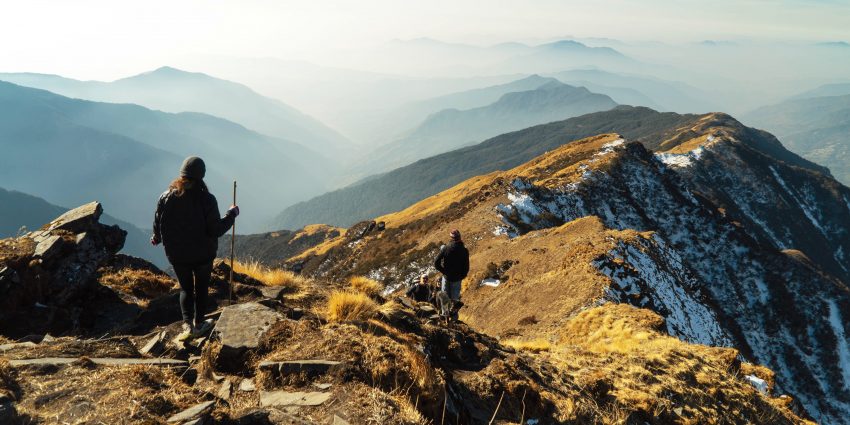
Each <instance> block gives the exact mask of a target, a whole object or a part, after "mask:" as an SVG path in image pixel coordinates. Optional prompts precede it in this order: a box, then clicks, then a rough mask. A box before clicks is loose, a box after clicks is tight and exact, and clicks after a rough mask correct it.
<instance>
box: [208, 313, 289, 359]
mask: <svg viewBox="0 0 850 425" xmlns="http://www.w3.org/2000/svg"><path fill="white" fill-rule="evenodd" d="M280 320H283V315H282V314H280V313H278V312H276V311H274V310H272V309H271V308H268V307H266V306H264V305H262V304H259V303H253V302H251V303H244V304H237V305H232V306H229V307H225V308H224V309H222V311H221V317H219V319H218V322H217V323H216V325H215V330H216V332H217V333H218V334H219V338H220V339H221V344H222V345H223V346H225V347H228V348H231V349H240V348H257V346H258V345H259V344H260V337H262V336H263V334H264V333H265V332H266V331H267V330H268V329H269V328H270V327H271V326H272V325H273V324H275V323H277V322H279V321H280Z"/></svg>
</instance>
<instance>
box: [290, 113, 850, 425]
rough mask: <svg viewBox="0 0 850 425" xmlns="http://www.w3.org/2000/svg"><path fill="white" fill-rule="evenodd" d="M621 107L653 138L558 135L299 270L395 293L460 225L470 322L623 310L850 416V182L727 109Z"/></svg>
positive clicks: (323, 252) (543, 331) (494, 328)
mask: <svg viewBox="0 0 850 425" xmlns="http://www.w3.org/2000/svg"><path fill="white" fill-rule="evenodd" d="M614 112H617V113H623V114H626V113H629V114H632V115H633V118H634V117H636V115H635V114H643V117H644V118H646V119H638V120H634V119H633V120H632V122H643V123H644V125H646V124H647V123H648V122H649V121H650V120H649V119H651V118H653V117H654V119H655V120H656V121H655V125H652V126H651V128H652V130H651V131H650V130H649V129H644V130H643V131H641V132H640V133H642V135H641V136H639V137H638V138H636V139H639V140H640V142H641V143H634V142H631V141H629V140H628V139H630V138H628V137H627V138H624V137H623V135H619V134H603V135H599V136H594V137H589V138H586V139H582V140H579V141H574V142H572V143H566V142H568V141H569V139H567V140H562V142H563V143H562V146H560V147H557V148H554V149H553V150H551V151H550V152H547V153H545V154H543V155H540V156H538V157H537V158H534V159H532V160H531V161H529V162H527V163H525V164H522V165H520V166H518V167H515V168H513V169H510V170H508V171H504V172H495V173H491V174H487V175H481V176H478V177H473V178H471V179H469V180H466V181H465V182H463V183H461V184H458V185H456V186H454V187H451V188H450V189H448V190H445V191H443V192H441V193H439V194H436V195H435V196H432V197H430V198H426V199H424V200H422V201H420V202H419V203H416V204H414V205H412V206H410V207H409V208H407V209H405V210H403V211H400V212H397V213H393V214H389V215H385V216H381V217H376V218H375V219H374V220H375V221H376V222H383V223H385V226H384V227H376V226H372V225H371V224H370V223H368V222H363V223H358V224H356V225H354V226H352V227H351V228H350V229H349V230H348V231H347V232H346V233H345V234H344V235H342V236H340V237H338V238H335V239H332V240H328V241H324V242H322V243H321V244H319V245H317V246H315V247H312V248H310V249H307V250H305V251H303V252H301V253H298V254H297V255H294V256H291V257H290V260H289V261H288V262H289V263H290V264H292V265H297V266H298V267H302V268H303V270H304V273H306V274H308V275H315V276H322V277H323V278H327V279H332V280H333V279H340V278H344V277H347V276H352V275H361V276H362V275H365V276H370V277H373V278H376V279H378V280H380V281H382V282H384V283H385V284H386V285H388V287H390V288H400V287H403V286H404V285H405V284H410V283H411V282H412V281H413V280H415V279H416V277H417V276H419V275H420V274H421V273H434V272H435V271H434V269H433V266H432V261H433V258H434V256H435V255H436V253H437V252H438V250H439V247H440V245H441V244H443V243H445V242H446V240H447V238H448V234H449V232H450V231H451V229H455V228H457V229H460V230H461V232H462V233H463V235H464V240H465V241H466V245H467V247H468V248H469V250H470V252H471V253H472V254H471V270H472V271H471V273H470V276H469V277H468V278H467V279H466V280H465V282H464V292H463V299H464V304H465V307H464V308H463V310H461V315H462V317H465V319H464V320H465V321H466V322H467V323H470V324H471V325H473V326H474V327H477V328H479V329H481V330H484V331H485V332H487V333H488V334H491V335H498V336H502V337H509V336H517V335H519V336H522V337H525V338H541V337H542V338H546V337H547V336H551V335H554V334H557V333H558V332H561V331H562V330H563V326H564V323H565V322H567V321H568V320H569V318H570V317H573V316H574V315H576V314H578V313H579V312H581V311H583V310H586V309H587V308H589V307H591V306H595V305H598V304H600V303H606V302H614V303H628V304H632V305H635V306H638V307H642V308H648V309H651V310H654V311H655V312H657V313H658V314H660V315H661V316H664V317H665V319H666V322H665V327H666V331H667V332H668V333H669V334H671V335H674V336H677V337H678V338H680V339H683V340H685V341H689V342H697V343H701V344H709V345H720V346H734V347H736V348H737V349H739V350H740V351H741V353H742V356H743V357H744V358H745V359H747V360H754V361H758V362H760V363H762V364H764V365H766V366H768V367H770V368H771V369H773V370H774V371H775V372H776V381H777V383H776V388H777V391H779V392H780V393H782V392H784V393H788V394H790V395H791V396H793V397H795V398H796V399H797V400H798V401H799V402H800V403H801V404H802V405H803V406H804V407H805V409H806V411H807V412H808V413H809V414H811V415H812V416H813V417H814V418H815V419H816V420H818V421H819V422H823V423H836V424H846V423H850V422H848V419H847V418H850V384H848V383H850V344H848V340H847V338H846V335H847V332H848V329H850V316H848V315H847V313H846V312H847V311H850V288H848V285H847V284H848V282H850V273H848V270H847V269H846V264H847V258H846V257H845V255H846V254H844V253H846V252H848V249H850V189H848V188H847V187H845V186H843V185H841V184H839V183H838V182H836V181H835V180H834V179H832V178H831V177H830V176H829V175H828V174H825V173H824V171H823V169H822V168H821V167H818V166H816V165H814V164H811V163H809V162H808V161H806V160H804V159H802V158H799V157H797V156H796V155H794V154H793V153H791V152H788V151H787V150H785V149H784V148H782V146H781V144H779V143H778V142H777V141H776V139H775V138H773V137H772V136H770V135H769V134H766V133H764V132H760V131H757V130H753V129H749V128H747V127H744V126H743V125H741V124H740V123H739V122H737V121H735V120H734V119H732V118H731V117H729V116H728V115H724V114H707V115H702V116H694V115H691V116H680V115H676V114H658V113H656V112H653V111H648V110H641V109H637V108H618V110H617V111H614ZM607 114H608V116H609V118H610V116H611V113H607ZM598 115H605V114H598ZM571 121H573V122H575V120H571ZM567 122H569V120H568V121H566V122H565V123H567ZM609 122H612V121H609ZM565 123H560V125H562V126H563V125H565ZM551 125H554V124H550V126H551ZM546 127H547V126H541V127H538V128H536V131H537V132H538V135H540V136H541V137H543V134H544V133H540V132H541V131H542V130H543V129H545V128H546ZM623 127H624V128H626V129H627V130H629V131H630V132H631V133H632V134H639V133H638V132H637V131H635V130H636V128H638V129H639V128H640V125H637V124H633V125H632V127H630V128H628V127H627V126H623ZM531 130H535V129H528V130H525V131H531ZM561 134H562V135H563V133H561ZM508 136H510V135H505V136H502V137H508ZM624 139H625V140H624ZM632 140H635V139H632ZM488 143H492V141H490V142H488ZM650 149H651V150H650ZM653 151H655V152H653ZM777 209H778V210H777ZM381 229H383V230H381ZM287 254H289V253H287Z"/></svg>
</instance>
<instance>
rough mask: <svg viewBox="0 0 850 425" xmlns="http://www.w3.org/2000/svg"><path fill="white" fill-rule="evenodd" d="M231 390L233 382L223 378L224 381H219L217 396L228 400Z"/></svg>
mask: <svg viewBox="0 0 850 425" xmlns="http://www.w3.org/2000/svg"><path fill="white" fill-rule="evenodd" d="M232 392H233V384H232V383H231V382H230V380H228V379H225V380H224V382H222V383H221V387H220V388H219V389H218V394H217V395H218V398H220V399H222V400H230V395H231V393H232Z"/></svg>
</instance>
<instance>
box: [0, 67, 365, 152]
mask: <svg viewBox="0 0 850 425" xmlns="http://www.w3.org/2000/svg"><path fill="white" fill-rule="evenodd" d="M0 80H4V81H9V82H12V83H15V84H19V85H22V86H28V87H34V88H40V89H44V90H49V91H51V92H54V93H57V94H61V95H63V96H68V97H73V98H79V99H86V100H93V101H99V102H111V103H134V104H138V105H142V106H145V107H148V108H151V109H157V110H161V111H165V112H174V113H177V112H202V113H206V114H210V115H214V116H217V117H221V118H225V119H227V120H230V121H233V122H236V123H239V124H241V125H243V126H245V127H247V128H249V129H251V130H254V131H257V132H259V133H262V134H265V135H268V136H273V137H276V138H280V139H284V140H288V141H290V142H294V143H298V144H301V145H303V146H305V147H308V148H310V149H313V150H315V151H317V152H324V153H333V152H335V151H336V150H338V149H350V148H352V146H351V142H350V141H348V140H347V139H345V137H343V136H342V135H340V134H339V133H337V132H336V131H334V130H333V129H331V128H329V127H327V126H326V125H324V124H322V123H321V122H319V121H317V120H316V119H314V118H312V117H310V116H308V115H306V114H304V113H302V112H300V111H298V110H297V109H295V108H293V107H291V106H289V105H287V104H285V103H283V102H281V101H279V100H276V99H272V98H268V97H265V96H262V95H260V94H259V93H257V92H255V91H253V90H251V89H250V88H248V87H246V86H244V85H242V84H238V83H234V82H232V81H227V80H222V79H219V78H215V77H212V76H209V75H207V74H203V73H198V72H186V71H182V70H179V69H175V68H171V67H162V68H159V69H156V70H154V71H151V72H146V73H143V74H139V75H136V76H132V77H128V78H123V79H120V80H116V81H113V82H101V81H78V80H73V79H70V78H64V77H61V76H58V75H45V74H31V73H20V74H0Z"/></svg>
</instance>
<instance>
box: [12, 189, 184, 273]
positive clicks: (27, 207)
mask: <svg viewBox="0 0 850 425" xmlns="http://www.w3.org/2000/svg"><path fill="white" fill-rule="evenodd" d="M0 205H3V208H0V239H4V238H10V237H14V236H16V235H18V234H23V233H26V232H28V231H33V230H37V229H38V228H40V227H41V226H42V225H44V224H45V223H49V222H50V221H51V220H53V219H54V218H56V217H58V216H60V215H62V214H63V213H65V212H66V211H68V208H64V207H60V206H58V205H53V204H51V203H50V202H47V201H46V200H44V199H41V198H39V197H37V196H32V195H28V194H26V193H22V192H18V191H14V190H6V189H3V188H0ZM101 221H102V222H103V223H104V224H107V225H118V226H119V227H121V228H122V229H124V230H126V231H127V241H126V242H125V243H124V248H123V249H122V251H121V252H123V253H125V254H128V255H133V256H136V257H142V258H146V259H148V260H149V261H151V262H153V263H154V264H156V265H157V266H160V267H165V266H166V265H167V264H168V263H167V261H166V259H165V254H164V252H163V250H162V249H159V248H157V247H153V246H151V244H150V242H149V239H150V235H151V232H150V231H144V230H141V229H139V228H138V227H136V226H133V225H132V224H130V223H127V222H125V221H122V220H118V219H116V218H114V217H112V216H110V215H108V214H104V215H103V216H102V217H101Z"/></svg>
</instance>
